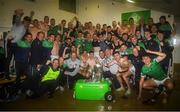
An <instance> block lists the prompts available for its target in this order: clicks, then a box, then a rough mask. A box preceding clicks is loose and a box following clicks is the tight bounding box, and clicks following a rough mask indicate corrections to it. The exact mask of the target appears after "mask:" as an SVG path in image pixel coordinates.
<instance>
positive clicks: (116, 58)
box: [113, 51, 121, 61]
mask: <svg viewBox="0 0 180 112" xmlns="http://www.w3.org/2000/svg"><path fill="white" fill-rule="evenodd" d="M113 55H114V59H115V60H116V61H119V60H120V58H121V56H120V54H119V52H118V51H115V52H114V53H113Z"/></svg>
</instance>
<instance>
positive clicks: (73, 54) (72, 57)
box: [71, 53, 77, 61]
mask: <svg viewBox="0 0 180 112" xmlns="http://www.w3.org/2000/svg"><path fill="white" fill-rule="evenodd" d="M76 57H77V56H76V53H72V54H71V59H72V60H73V61H75V60H76Z"/></svg>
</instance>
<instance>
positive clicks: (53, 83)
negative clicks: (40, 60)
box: [39, 59, 60, 98]
mask: <svg viewBox="0 0 180 112" xmlns="http://www.w3.org/2000/svg"><path fill="white" fill-rule="evenodd" d="M40 73H41V75H42V76H43V77H42V79H41V82H40V94H39V95H42V94H44V93H46V92H48V97H49V98H51V97H52V96H53V93H54V91H55V89H56V87H57V86H58V83H59V76H60V70H59V60H58V59H54V60H53V61H52V65H50V66H46V67H44V70H41V71H40Z"/></svg>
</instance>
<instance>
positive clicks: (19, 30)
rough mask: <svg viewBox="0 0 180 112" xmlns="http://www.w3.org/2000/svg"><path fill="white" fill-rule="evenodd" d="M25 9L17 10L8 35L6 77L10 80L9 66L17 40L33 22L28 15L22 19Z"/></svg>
mask: <svg viewBox="0 0 180 112" xmlns="http://www.w3.org/2000/svg"><path fill="white" fill-rule="evenodd" d="M23 14H24V13H23V10H22V9H19V10H16V15H15V18H14V20H15V21H13V27H12V28H11V31H10V32H9V33H8V35H7V38H6V39H7V57H6V65H5V78H6V79H8V80H10V79H11V78H10V76H9V66H10V62H11V59H12V57H13V56H14V53H15V51H14V50H15V46H16V42H17V41H18V40H21V39H22V38H23V36H24V35H25V33H26V32H27V31H28V28H29V24H30V22H31V18H30V17H28V16H25V17H24V18H23V21H21V18H22V16H23Z"/></svg>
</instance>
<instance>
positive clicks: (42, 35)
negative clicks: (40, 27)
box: [37, 31, 45, 40]
mask: <svg viewBox="0 0 180 112" xmlns="http://www.w3.org/2000/svg"><path fill="white" fill-rule="evenodd" d="M44 37H45V34H44V32H42V31H40V32H38V33H37V39H39V40H43V39H44Z"/></svg>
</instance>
